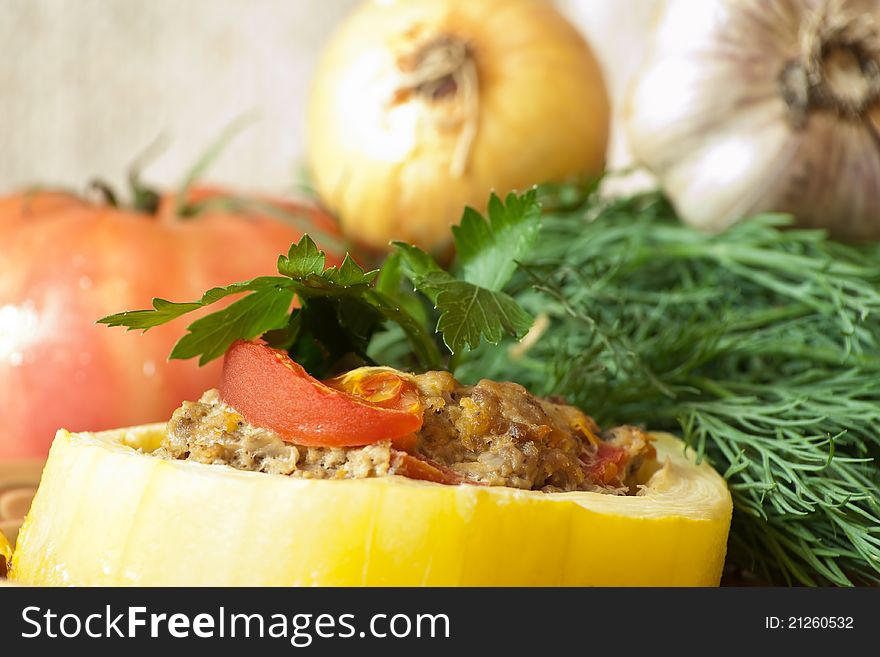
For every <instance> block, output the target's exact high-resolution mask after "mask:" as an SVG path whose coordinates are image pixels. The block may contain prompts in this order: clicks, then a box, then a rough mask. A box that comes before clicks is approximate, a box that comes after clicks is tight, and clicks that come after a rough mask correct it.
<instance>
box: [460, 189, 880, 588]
mask: <svg viewBox="0 0 880 657" xmlns="http://www.w3.org/2000/svg"><path fill="white" fill-rule="evenodd" d="M547 206H550V207H551V210H550V211H549V213H548V215H547V216H546V217H545V220H544V225H543V228H542V231H541V233H540V236H539V239H538V242H537V246H536V247H535V249H533V251H532V252H531V255H530V257H529V258H527V259H525V261H524V262H523V263H521V271H520V274H519V278H518V279H517V281H516V282H517V286H518V291H517V292H516V293H515V295H514V296H515V298H516V300H517V301H519V302H520V303H521V304H522V305H523V307H524V308H526V310H528V311H529V312H530V313H532V315H533V316H535V317H537V318H539V320H538V322H536V324H535V327H536V328H535V329H533V332H532V334H531V335H529V336H527V337H526V338H525V340H524V341H523V342H522V343H520V344H513V343H511V344H510V345H509V347H510V348H509V349H498V348H491V347H481V348H479V349H477V350H475V351H473V352H470V353H469V354H468V356H467V357H466V358H464V359H462V362H461V365H460V367H459V369H458V370H457V374H458V376H459V377H460V378H462V379H464V380H473V379H476V378H480V377H488V378H494V379H502V380H503V379H509V380H515V381H519V382H520V383H522V384H524V385H526V386H527V387H529V388H530V389H532V390H533V391H535V392H540V393H544V394H556V395H562V396H564V397H566V399H567V400H568V401H569V402H571V403H575V404H578V405H580V406H581V407H582V408H584V409H585V410H586V411H587V412H589V413H591V414H592V415H594V416H595V417H596V418H597V419H598V420H599V421H600V422H603V423H641V424H644V425H645V426H647V427H649V428H652V429H658V430H662V429H665V430H672V431H674V432H677V433H680V434H681V435H682V436H683V437H684V439H685V441H686V442H687V443H688V445H690V446H691V447H692V448H693V449H695V450H696V453H697V457H698V458H699V459H702V458H706V459H708V460H709V461H710V462H711V463H712V464H713V465H714V466H715V467H716V468H717V469H718V470H719V472H721V473H722V474H723V475H724V477H725V478H726V479H727V481H728V484H729V487H730V490H731V494H732V496H733V499H734V521H733V526H732V529H731V539H730V552H729V562H730V563H733V564H735V565H737V566H739V567H741V568H743V569H746V570H748V571H751V572H754V573H756V574H757V575H758V576H759V577H761V578H762V579H763V580H765V581H767V582H770V583H788V584H795V583H800V584H806V585H827V584H833V585H850V584H863V583H877V582H880V466H878V462H877V458H878V457H880V250H878V248H877V247H876V246H874V247H870V248H863V247H854V246H848V245H843V244H839V243H836V242H833V241H831V240H830V239H828V238H827V237H826V235H825V234H824V233H822V232H821V231H813V230H796V229H791V228H788V227H787V226H788V223H789V222H788V220H787V219H786V218H785V217H781V216H761V217H756V218H754V219H752V220H749V221H746V222H743V223H741V224H739V225H737V226H735V227H733V228H732V229H730V230H728V231H727V232H725V233H723V234H719V235H708V234H705V233H701V232H699V231H696V230H694V229H692V228H689V227H687V226H685V225H683V224H682V223H681V222H680V221H679V220H678V219H677V217H676V215H675V212H674V211H673V209H672V208H671V207H670V205H669V204H668V203H667V202H666V201H665V200H664V199H662V198H661V197H659V196H657V195H654V194H651V195H642V196H636V197H633V198H627V199H620V200H614V201H607V202H606V201H602V200H600V199H599V198H598V197H597V195H596V194H595V193H592V191H591V192H590V193H588V194H586V195H579V194H577V193H576V190H575V191H574V192H573V191H572V189H571V188H568V189H562V190H560V189H555V190H549V191H548V190H545V207H547ZM541 326H543V327H544V329H543V330H540V328H539V327H541Z"/></svg>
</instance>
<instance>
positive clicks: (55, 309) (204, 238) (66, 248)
mask: <svg viewBox="0 0 880 657" xmlns="http://www.w3.org/2000/svg"><path fill="white" fill-rule="evenodd" d="M154 205H155V204H154ZM177 206H178V204H177V203H176V202H175V199H174V198H173V197H166V198H164V199H162V200H161V203H160V204H159V207H158V209H156V211H155V212H153V213H151V214H147V213H142V212H136V211H133V210H125V209H119V208H116V207H114V206H112V205H110V204H107V203H93V202H88V201H86V200H83V199H81V198H78V197H76V196H74V195H69V194H63V193H57V192H38V193H28V194H20V195H16V196H11V197H7V198H4V199H0V236H2V237H0V459H9V458H19V457H37V456H44V455H45V454H46V452H47V450H48V447H49V444H50V443H51V441H52V438H53V437H54V435H55V431H56V430H57V429H58V428H59V427H64V428H67V429H70V430H73V431H76V430H100V429H108V428H112V427H121V426H128V425H134V424H140V423H144V422H151V421H159V420H162V419H166V418H167V417H168V416H169V415H170V413H171V411H172V410H173V409H174V408H175V407H176V406H177V405H179V403H180V402H181V401H182V400H184V399H193V398H196V397H198V396H199V395H200V394H201V392H202V391H204V390H205V389H207V388H209V387H212V386H216V385H218V383H219V380H220V364H219V362H214V363H210V364H209V365H207V366H205V367H202V368H199V367H198V366H197V364H196V363H195V362H194V361H174V362H168V361H167V360H166V359H167V356H168V354H169V353H170V350H171V347H172V346H173V344H174V342H175V341H176V340H177V339H178V338H180V337H181V335H183V332H184V328H185V326H186V325H187V324H188V323H189V321H192V319H191V318H190V319H189V320H187V319H186V318H184V319H181V320H179V321H178V322H174V323H172V324H171V325H169V326H160V327H157V328H154V329H151V330H150V331H148V332H147V333H146V334H144V335H142V336H141V335H134V334H131V335H126V334H125V333H124V332H123V331H120V330H118V329H116V330H110V329H108V328H107V327H105V326H101V325H97V324H95V320H97V319H98V318H100V317H103V316H105V315H108V314H110V313H114V312H119V311H121V310H130V309H136V308H147V307H149V304H150V300H151V299H152V298H153V297H162V298H165V299H170V300H175V301H187V300H194V299H197V298H198V297H199V296H200V295H201V294H202V292H204V291H205V290H207V289H208V288H210V287H213V286H216V285H224V284H228V283H232V282H235V281H241V280H246V279H248V278H252V277H254V276H260V275H263V274H273V273H276V272H275V271H274V267H273V265H274V263H275V261H276V258H277V256H278V254H280V253H282V252H286V250H287V249H288V248H289V246H290V244H291V243H292V242H294V241H296V240H298V239H299V237H300V236H301V235H302V233H303V232H309V233H310V234H311V235H312V236H313V237H314V238H315V240H316V241H317V242H318V244H320V245H321V246H323V247H324V248H327V247H328V246H329V245H330V243H329V241H328V239H326V236H327V235H330V236H335V235H337V234H338V233H337V230H336V225H335V223H334V222H333V221H332V219H330V217H328V216H327V215H326V214H324V213H322V212H321V211H320V210H318V209H316V208H314V207H311V206H308V205H304V204H295V203H289V202H280V201H272V200H265V199H264V200H261V201H259V202H258V203H244V204H243V203H239V202H236V201H234V200H233V201H230V200H229V198H228V197H226V196H225V195H224V193H223V192H222V191H221V190H217V189H212V188H201V189H197V190H194V191H192V192H190V194H189V195H188V197H187V204H186V209H187V211H185V212H183V213H180V212H177V210H178V209H179V208H178V207H177ZM295 217H299V221H298V222H297V221H296V220H295V219H294V218H295ZM285 218H287V219H285ZM303 220H304V223H303ZM304 224H305V225H304ZM322 236H324V237H325V238H324V239H322ZM337 244H338V242H337ZM328 260H330V261H331V262H338V261H339V258H338V257H337V254H333V255H330V254H328Z"/></svg>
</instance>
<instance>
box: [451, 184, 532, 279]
mask: <svg viewBox="0 0 880 657" xmlns="http://www.w3.org/2000/svg"><path fill="white" fill-rule="evenodd" d="M487 214H488V220H486V219H484V218H483V217H482V216H480V214H479V213H478V212H477V211H476V210H474V209H473V208H466V209H465V211H464V216H463V217H462V219H461V224H460V225H458V226H453V227H452V234H453V235H454V236H455V249H456V253H457V257H458V261H457V264H458V268H459V269H460V271H461V278H462V279H464V280H465V281H467V282H468V283H473V284H474V285H478V286H480V287H483V288H486V289H487V290H492V291H493V292H498V291H500V290H502V289H503V288H504V286H505V285H506V284H507V282H508V281H509V280H510V277H511V276H513V273H514V271H516V267H517V264H516V263H517V261H518V260H521V259H522V258H524V257H525V256H526V255H527V254H528V253H529V251H530V250H531V248H532V246H533V245H534V243H535V239H536V238H537V237H538V230H539V229H540V227H541V222H540V218H541V205H540V204H539V203H538V200H537V190H536V189H532V190H530V191H528V192H526V193H525V194H523V195H522V196H517V195H516V194H514V193H512V192H511V193H510V194H508V195H507V198H506V199H505V201H504V203H502V202H501V199H500V198H498V196H496V195H495V194H492V196H491V197H490V198H489V206H488V211H487Z"/></svg>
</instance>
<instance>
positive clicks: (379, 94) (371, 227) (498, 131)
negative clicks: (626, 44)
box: [308, 0, 610, 252]
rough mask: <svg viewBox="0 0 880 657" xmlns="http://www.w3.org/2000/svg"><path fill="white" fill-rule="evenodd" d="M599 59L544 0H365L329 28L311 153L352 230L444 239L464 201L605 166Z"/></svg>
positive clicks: (437, 242)
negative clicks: (331, 32) (332, 30)
mask: <svg viewBox="0 0 880 657" xmlns="http://www.w3.org/2000/svg"><path fill="white" fill-rule="evenodd" d="M609 114H610V110H609V103H608V96H607V93H606V90H605V85H604V81H603V79H602V74H601V71H600V69H599V65H598V63H597V61H596V59H595V58H594V56H593V54H592V53H591V51H590V48H589V47H588V45H587V44H586V42H585V41H584V39H583V37H582V36H581V35H580V34H579V33H578V31H577V30H576V29H575V28H574V27H573V26H572V25H571V23H569V22H568V21H567V20H566V19H565V18H564V17H563V16H562V15H561V14H560V13H559V11H558V10H557V9H556V8H555V7H554V5H553V3H552V2H550V1H549V0H479V1H474V0H369V1H367V2H364V3H362V4H361V5H360V6H359V7H358V8H357V9H356V10H355V11H354V12H353V13H352V14H351V15H350V16H349V18H348V19H347V20H346V21H345V22H344V23H343V24H342V25H341V26H340V27H339V29H338V30H337V32H336V33H335V34H334V35H333V37H332V38H331V40H330V42H329V43H328V44H327V48H326V50H325V51H324V53H323V56H322V59H321V62H320V64H319V67H318V70H317V71H316V74H315V81H314V86H313V88H312V93H311V96H310V99H309V108H308V142H309V145H308V163H309V170H310V172H311V176H312V181H313V183H314V186H315V189H316V190H317V192H318V194H319V196H320V198H321V201H322V202H323V204H324V205H326V206H327V207H328V208H329V209H330V210H331V211H333V212H334V214H336V215H337V216H338V217H339V218H340V221H341V223H342V227H343V230H344V232H345V233H346V235H347V236H348V237H350V238H352V239H353V240H354V241H355V242H357V243H359V244H360V245H366V246H370V247H375V248H377V249H386V248H387V247H388V243H389V240H393V239H398V240H405V241H407V242H412V243H414V244H417V245H418V246H421V247H422V248H426V249H430V250H433V251H435V252H442V251H444V250H445V249H447V248H448V247H449V246H450V241H451V233H450V230H449V227H450V225H451V224H453V223H456V222H458V220H459V219H460V218H461V213H462V210H463V209H464V207H465V206H466V205H471V206H474V207H476V208H478V209H480V210H482V209H483V208H484V207H485V203H486V199H487V198H488V196H489V192H490V191H492V190H494V191H495V192H496V193H498V194H502V195H503V194H505V193H507V192H508V191H510V190H513V189H518V190H523V189H527V188H528V187H530V186H531V185H534V184H536V183H541V182H545V181H547V180H557V179H560V178H564V177H566V176H568V175H573V174H599V173H600V172H601V170H602V168H603V164H604V158H605V149H606V145H607V140H608V130H609Z"/></svg>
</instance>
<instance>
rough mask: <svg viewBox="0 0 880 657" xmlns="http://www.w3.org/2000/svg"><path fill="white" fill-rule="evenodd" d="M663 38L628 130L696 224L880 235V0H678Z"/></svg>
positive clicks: (659, 34) (659, 32)
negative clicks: (787, 216)
mask: <svg viewBox="0 0 880 657" xmlns="http://www.w3.org/2000/svg"><path fill="white" fill-rule="evenodd" d="M654 38H655V41H654V44H653V46H652V48H653V49H652V50H651V51H650V52H649V55H648V59H647V64H646V66H645V68H644V70H643V71H642V72H641V73H640V74H639V75H638V76H637V78H636V80H635V82H634V86H633V90H632V93H631V96H630V98H629V103H628V107H627V108H626V115H627V117H626V122H627V130H628V135H629V139H630V146H631V148H632V150H633V152H634V153H635V155H636V157H637V158H638V160H640V161H641V163H643V164H644V165H646V166H647V167H648V168H649V169H650V170H651V171H652V172H653V173H654V174H655V175H656V176H657V177H658V179H659V181H660V184H661V186H662V187H663V188H664V190H665V192H666V193H667V194H668V196H669V197H670V199H671V200H672V202H673V203H674V204H675V206H676V208H677V210H678V212H679V213H680V215H681V216H682V218H683V219H684V220H685V221H687V222H688V223H690V224H692V225H695V226H698V227H703V228H707V229H710V230H721V229H724V228H725V227H727V226H729V225H731V224H732V223H734V222H735V221H737V220H738V219H741V218H743V217H746V216H748V215H751V214H755V213H758V212H764V211H778V212H787V213H791V214H793V215H794V216H795V218H796V221H797V223H798V225H801V226H810V227H823V228H827V229H829V230H830V231H831V232H832V234H834V235H836V236H838V237H841V238H845V239H868V238H880V103H878V101H880V0H840V1H834V0H831V1H820V0H706V1H700V2H695V1H693V2H691V1H687V0H672V1H671V2H670V3H669V4H668V5H667V8H666V12H665V13H664V15H663V17H662V18H661V19H660V22H659V23H658V26H657V28H656V32H655V36H654Z"/></svg>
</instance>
